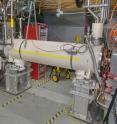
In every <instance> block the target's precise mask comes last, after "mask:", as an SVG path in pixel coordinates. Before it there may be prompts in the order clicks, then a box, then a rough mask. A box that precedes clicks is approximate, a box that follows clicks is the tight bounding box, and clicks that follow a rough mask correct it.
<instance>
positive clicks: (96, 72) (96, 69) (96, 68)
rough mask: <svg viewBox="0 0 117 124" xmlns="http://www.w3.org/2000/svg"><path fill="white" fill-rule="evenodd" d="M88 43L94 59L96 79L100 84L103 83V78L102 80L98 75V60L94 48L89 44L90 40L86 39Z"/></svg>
mask: <svg viewBox="0 0 117 124" xmlns="http://www.w3.org/2000/svg"><path fill="white" fill-rule="evenodd" d="M86 42H87V45H88V48H89V52H90V55H91V58H92V62H93V67H94V72H95V75H96V78H97V80H98V83H101V78H100V76H99V73H98V67H97V62H96V58H95V54H94V51H93V48H92V46H91V44H90V43H89V41H88V39H86Z"/></svg>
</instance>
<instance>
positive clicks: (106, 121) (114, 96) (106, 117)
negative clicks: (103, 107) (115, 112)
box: [103, 88, 117, 124]
mask: <svg viewBox="0 0 117 124" xmlns="http://www.w3.org/2000/svg"><path fill="white" fill-rule="evenodd" d="M116 97H117V88H116V90H115V93H114V95H113V98H112V101H111V103H110V105H109V108H108V111H107V114H106V116H105V118H104V121H103V124H108V121H109V115H110V112H111V110H112V108H113V105H114V102H115V99H116Z"/></svg>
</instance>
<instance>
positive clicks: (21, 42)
mask: <svg viewBox="0 0 117 124" xmlns="http://www.w3.org/2000/svg"><path fill="white" fill-rule="evenodd" d="M24 42H25V40H23V41H22V42H21V44H20V46H19V56H20V59H21V60H22V55H21V48H22V45H23V43H24Z"/></svg>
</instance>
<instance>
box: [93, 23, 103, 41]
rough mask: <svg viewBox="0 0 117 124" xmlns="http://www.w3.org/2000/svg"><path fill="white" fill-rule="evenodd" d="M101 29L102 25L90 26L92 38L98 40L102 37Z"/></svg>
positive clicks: (94, 24)
mask: <svg viewBox="0 0 117 124" xmlns="http://www.w3.org/2000/svg"><path fill="white" fill-rule="evenodd" d="M103 29H104V24H103V23H93V25H92V36H93V37H94V38H95V39H99V38H102V37H103Z"/></svg>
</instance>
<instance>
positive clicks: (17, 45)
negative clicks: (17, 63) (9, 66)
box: [6, 39, 102, 71]
mask: <svg viewBox="0 0 117 124" xmlns="http://www.w3.org/2000/svg"><path fill="white" fill-rule="evenodd" d="M25 43H27V45H26V47H25ZM71 46H72V47H73V46H74V48H75V49H79V48H80V52H81V51H82V52H83V51H84V50H83V49H85V46H84V45H83V44H77V45H76V44H75V43H65V42H52V41H33V40H28V41H27V42H26V41H23V39H14V47H13V48H10V49H9V50H6V51H7V52H6V56H12V57H14V58H17V59H21V58H22V59H23V60H25V61H29V62H35V63H40V64H46V65H51V66H59V67H63V68H68V69H71V61H72V66H73V68H72V69H73V70H88V69H90V70H91V71H94V69H93V63H92V59H91V56H90V53H89V50H87V51H85V52H84V53H77V54H75V55H73V56H72V57H71V55H70V54H69V53H67V52H66V51H68V49H70V48H71ZM101 48H102V47H101V46H95V47H94V48H93V49H94V52H95V57H96V59H97V63H98V59H99V54H100V51H101ZM63 49H64V50H63Z"/></svg>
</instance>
